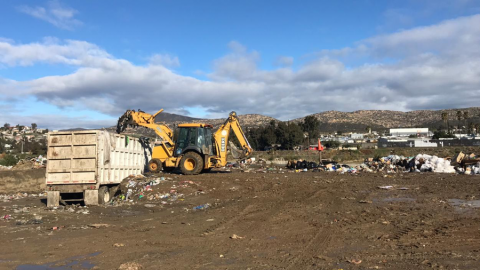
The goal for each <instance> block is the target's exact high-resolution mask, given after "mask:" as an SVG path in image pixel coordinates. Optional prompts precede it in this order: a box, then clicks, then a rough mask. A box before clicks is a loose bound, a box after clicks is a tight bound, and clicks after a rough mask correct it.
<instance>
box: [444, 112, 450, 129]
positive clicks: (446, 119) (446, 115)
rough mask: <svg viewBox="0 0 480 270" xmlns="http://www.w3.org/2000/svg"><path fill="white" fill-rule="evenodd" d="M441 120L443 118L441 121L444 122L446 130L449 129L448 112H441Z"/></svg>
mask: <svg viewBox="0 0 480 270" xmlns="http://www.w3.org/2000/svg"><path fill="white" fill-rule="evenodd" d="M442 120H443V123H445V126H446V127H447V131H450V125H449V123H448V112H442Z"/></svg>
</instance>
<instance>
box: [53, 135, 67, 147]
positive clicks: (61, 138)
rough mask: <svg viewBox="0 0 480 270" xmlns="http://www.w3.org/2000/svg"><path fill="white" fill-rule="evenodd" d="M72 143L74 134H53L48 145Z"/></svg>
mask: <svg viewBox="0 0 480 270" xmlns="http://www.w3.org/2000/svg"><path fill="white" fill-rule="evenodd" d="M71 144H72V135H67V134H58V135H57V134H51V135H50V136H49V138H48V145H49V146H56V145H71Z"/></svg>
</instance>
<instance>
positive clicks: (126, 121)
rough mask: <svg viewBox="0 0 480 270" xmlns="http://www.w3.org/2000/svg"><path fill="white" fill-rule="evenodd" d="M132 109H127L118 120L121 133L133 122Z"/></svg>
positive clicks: (118, 131)
mask: <svg viewBox="0 0 480 270" xmlns="http://www.w3.org/2000/svg"><path fill="white" fill-rule="evenodd" d="M131 113H132V111H131V110H127V111H126V112H125V113H124V114H123V115H122V116H120V118H118V122H117V133H118V134H120V133H122V132H124V131H125V129H127V127H128V126H129V125H131V124H132V115H131Z"/></svg>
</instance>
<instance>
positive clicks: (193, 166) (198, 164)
mask: <svg viewBox="0 0 480 270" xmlns="http://www.w3.org/2000/svg"><path fill="white" fill-rule="evenodd" d="M202 169H203V158H202V157H201V156H200V155H199V154H197V153H195V152H188V153H186V154H185V155H184V156H183V157H182V160H181V161H180V170H181V171H182V173H183V174H185V175H192V174H199V173H201V172H202Z"/></svg>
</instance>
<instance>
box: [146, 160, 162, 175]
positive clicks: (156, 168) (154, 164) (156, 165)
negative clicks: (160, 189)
mask: <svg viewBox="0 0 480 270" xmlns="http://www.w3.org/2000/svg"><path fill="white" fill-rule="evenodd" d="M148 170H149V171H150V172H152V173H159V172H161V171H162V162H161V161H160V159H157V158H154V159H151V160H150V162H148Z"/></svg>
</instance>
